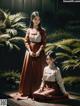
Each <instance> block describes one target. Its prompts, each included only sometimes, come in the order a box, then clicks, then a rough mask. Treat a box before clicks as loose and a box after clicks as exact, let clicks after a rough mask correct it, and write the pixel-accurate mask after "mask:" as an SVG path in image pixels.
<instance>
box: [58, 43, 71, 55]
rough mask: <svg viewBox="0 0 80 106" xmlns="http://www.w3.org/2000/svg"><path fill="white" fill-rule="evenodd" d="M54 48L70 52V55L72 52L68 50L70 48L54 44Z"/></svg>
mask: <svg viewBox="0 0 80 106" xmlns="http://www.w3.org/2000/svg"><path fill="white" fill-rule="evenodd" d="M56 46H57V48H61V49H63V50H65V51H67V52H70V53H71V51H72V50H71V49H70V47H68V46H65V45H59V44H56Z"/></svg>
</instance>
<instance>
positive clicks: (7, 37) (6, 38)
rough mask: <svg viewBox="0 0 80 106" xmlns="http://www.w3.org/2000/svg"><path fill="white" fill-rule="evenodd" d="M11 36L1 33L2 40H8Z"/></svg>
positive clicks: (0, 38) (0, 39)
mask: <svg viewBox="0 0 80 106" xmlns="http://www.w3.org/2000/svg"><path fill="white" fill-rule="evenodd" d="M9 38H10V35H9V34H2V35H0V42H2V41H7V40H8V39H9Z"/></svg>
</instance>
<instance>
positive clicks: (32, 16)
mask: <svg viewBox="0 0 80 106" xmlns="http://www.w3.org/2000/svg"><path fill="white" fill-rule="evenodd" d="M36 16H39V17H40V15H39V12H38V11H34V12H32V14H31V18H30V25H29V27H30V28H33V22H32V20H33V19H34V18H35V17H36ZM40 29H41V21H40V23H39V25H38V30H40Z"/></svg>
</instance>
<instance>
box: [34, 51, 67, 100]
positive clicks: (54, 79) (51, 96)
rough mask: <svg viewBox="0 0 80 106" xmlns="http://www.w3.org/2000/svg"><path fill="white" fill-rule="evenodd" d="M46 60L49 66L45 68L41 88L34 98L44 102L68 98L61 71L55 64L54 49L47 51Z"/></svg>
mask: <svg viewBox="0 0 80 106" xmlns="http://www.w3.org/2000/svg"><path fill="white" fill-rule="evenodd" d="M46 62H47V64H48V66H46V67H45V68H44V72H43V78H42V82H41V85H40V88H39V89H38V90H37V91H35V92H34V93H33V97H34V100H38V101H43V102H56V101H64V100H67V99H68V93H67V92H66V90H65V88H64V85H63V81H62V77H61V73H60V70H59V68H58V67H56V66H55V64H54V62H55V60H54V54H53V52H52V51H50V52H48V53H47V57H46Z"/></svg>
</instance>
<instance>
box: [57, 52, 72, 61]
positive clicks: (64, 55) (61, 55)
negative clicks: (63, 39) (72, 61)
mask: <svg viewBox="0 0 80 106" xmlns="http://www.w3.org/2000/svg"><path fill="white" fill-rule="evenodd" d="M56 58H67V59H69V58H71V56H70V55H69V54H66V53H63V52H59V53H56Z"/></svg>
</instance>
